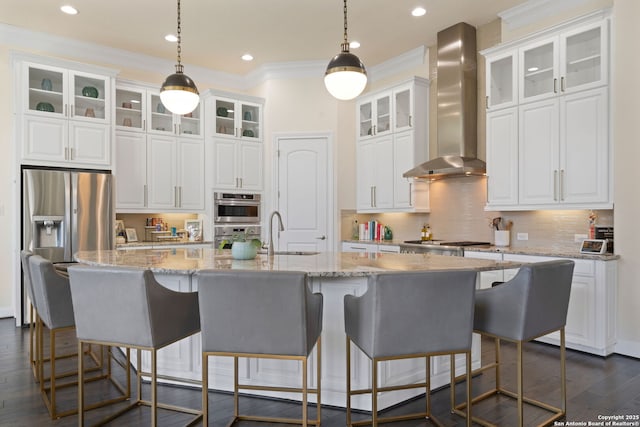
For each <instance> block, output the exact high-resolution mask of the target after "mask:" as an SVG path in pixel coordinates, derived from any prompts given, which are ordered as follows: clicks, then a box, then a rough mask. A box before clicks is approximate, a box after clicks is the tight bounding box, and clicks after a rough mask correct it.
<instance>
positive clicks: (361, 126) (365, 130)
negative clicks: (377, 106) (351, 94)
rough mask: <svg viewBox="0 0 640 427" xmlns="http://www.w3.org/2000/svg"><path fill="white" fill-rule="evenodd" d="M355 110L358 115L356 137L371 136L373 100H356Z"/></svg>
mask: <svg viewBox="0 0 640 427" xmlns="http://www.w3.org/2000/svg"><path fill="white" fill-rule="evenodd" d="M356 112H357V116H358V119H357V123H358V138H367V137H371V136H373V124H374V123H373V100H372V99H366V98H365V99H363V100H360V101H358V106H357V107H356Z"/></svg>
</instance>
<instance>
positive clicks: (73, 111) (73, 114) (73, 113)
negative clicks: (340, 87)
mask: <svg viewBox="0 0 640 427" xmlns="http://www.w3.org/2000/svg"><path fill="white" fill-rule="evenodd" d="M70 110H71V112H70V113H69V117H73V116H75V113H76V111H75V108H74V105H73V104H71V107H70Z"/></svg>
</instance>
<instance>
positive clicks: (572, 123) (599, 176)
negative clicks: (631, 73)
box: [560, 87, 609, 203]
mask: <svg viewBox="0 0 640 427" xmlns="http://www.w3.org/2000/svg"><path fill="white" fill-rule="evenodd" d="M607 111H608V96H607V88H606V87H603V88H600V89H593V90H590V91H583V92H579V93H574V94H572V95H566V96H563V97H561V98H560V201H562V202H565V203H597V202H607V201H608V199H609V197H608V196H609V194H608V193H609V191H608V190H609V173H608V170H609V150H608V135H609V130H608V125H607V124H608V120H607Z"/></svg>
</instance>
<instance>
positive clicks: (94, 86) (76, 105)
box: [69, 71, 111, 124]
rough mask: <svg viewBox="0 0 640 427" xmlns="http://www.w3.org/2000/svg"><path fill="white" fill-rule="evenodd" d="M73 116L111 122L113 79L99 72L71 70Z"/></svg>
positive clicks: (74, 117)
mask: <svg viewBox="0 0 640 427" xmlns="http://www.w3.org/2000/svg"><path fill="white" fill-rule="evenodd" d="M69 88H70V93H69V103H70V104H71V118H72V119H74V120H79V121H87V122H91V123H102V124H108V123H111V80H110V78H109V77H105V76H100V75H97V74H89V73H82V72H78V71H70V72H69Z"/></svg>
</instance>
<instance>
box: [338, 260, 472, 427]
mask: <svg viewBox="0 0 640 427" xmlns="http://www.w3.org/2000/svg"><path fill="white" fill-rule="evenodd" d="M476 275H477V274H476V272H475V271H471V270H461V271H430V272H407V273H383V274H377V275H372V276H370V277H369V279H368V288H367V291H366V292H365V293H364V294H363V295H362V296H359V297H356V296H352V295H346V296H345V297H344V322H345V331H346V334H347V353H346V355H347V426H354V425H364V424H372V425H373V426H374V427H375V426H377V425H378V423H382V422H391V421H401V420H409V419H421V418H425V417H427V418H430V419H431V421H433V422H434V423H435V424H436V425H441V423H440V422H439V421H438V420H437V419H435V418H434V417H433V414H432V413H431V398H430V397H431V381H430V377H431V368H430V365H431V356H437V355H446V354H449V355H451V360H453V359H454V357H455V356H454V355H455V354H456V353H464V354H465V355H466V365H467V370H466V372H467V373H470V372H471V338H472V334H471V330H472V327H473V302H474V294H475V285H476ZM351 342H353V343H354V344H355V345H356V346H357V347H358V348H359V349H360V350H362V351H363V352H364V353H365V354H366V355H367V356H368V357H369V359H371V361H372V371H373V372H372V375H371V382H372V386H371V388H367V389H358V390H352V389H351ZM416 357H424V358H426V364H425V366H426V378H425V382H423V383H418V384H407V385H397V386H387V387H378V363H379V362H382V361H391V360H399V359H409V358H416ZM411 388H424V389H425V392H426V400H427V402H426V411H424V412H419V413H413V414H407V415H401V416H394V417H386V418H380V417H378V393H382V392H391V391H396V390H403V389H411ZM368 393H371V400H372V405H371V406H372V409H371V415H372V417H371V419H370V420H366V421H358V422H352V420H351V397H352V396H353V395H358V394H368ZM454 393H455V372H454V371H453V369H452V371H451V404H452V405H453V402H454V399H453V395H454ZM470 395H471V386H470V382H469V381H467V396H470ZM470 425H471V420H470V419H469V417H468V418H467V426H470Z"/></svg>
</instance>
